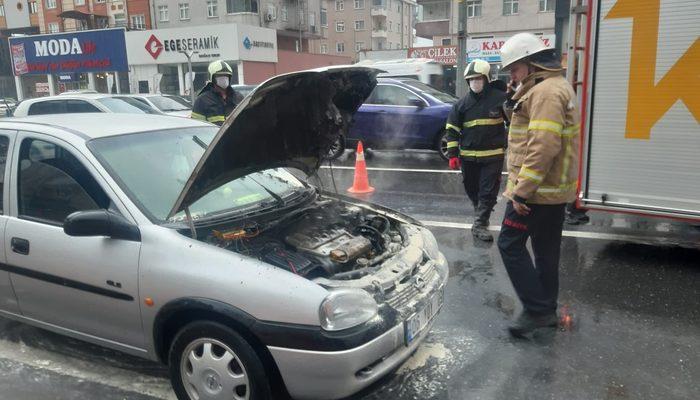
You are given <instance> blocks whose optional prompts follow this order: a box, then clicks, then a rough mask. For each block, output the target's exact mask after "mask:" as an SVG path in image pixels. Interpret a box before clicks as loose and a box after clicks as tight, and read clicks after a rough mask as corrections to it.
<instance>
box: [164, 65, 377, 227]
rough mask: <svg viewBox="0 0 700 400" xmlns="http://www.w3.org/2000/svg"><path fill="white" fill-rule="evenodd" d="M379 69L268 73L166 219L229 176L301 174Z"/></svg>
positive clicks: (346, 120) (337, 132)
mask: <svg viewBox="0 0 700 400" xmlns="http://www.w3.org/2000/svg"><path fill="white" fill-rule="evenodd" d="M379 72H380V71H379V70H376V69H372V68H366V67H349V66H346V67H327V68H320V69H315V70H310V71H302V72H295V73H291V74H285V75H280V76H276V77H274V78H271V79H270V80H268V81H266V82H264V83H262V84H261V85H260V86H258V87H257V88H256V89H255V90H254V91H253V92H252V93H251V94H250V95H248V96H246V97H245V98H244V99H243V100H242V101H241V103H240V104H239V105H238V106H237V107H236V109H235V110H234V111H233V112H232V113H231V115H229V116H228V118H226V121H225V122H224V124H223V125H222V126H221V129H219V132H218V133H217V134H216V136H215V137H214V139H213V140H212V141H211V143H210V144H209V147H208V148H207V150H206V151H205V152H204V156H202V158H201V160H199V163H197V166H196V167H195V168H194V171H193V172H192V175H191V176H190V178H189V179H188V180H187V183H186V184H185V187H184V188H183V190H182V192H181V193H180V196H178V198H177V201H176V202H175V205H174V206H173V208H172V210H171V211H170V215H169V216H168V218H170V217H172V216H173V215H175V214H177V213H178V212H180V211H182V210H184V209H185V208H187V207H189V206H190V205H191V204H193V203H194V202H196V201H197V200H199V199H200V198H202V197H203V196H205V195H206V194H207V193H209V192H211V191H212V190H214V189H216V188H218V187H219V186H221V185H223V184H225V183H227V182H230V181H232V180H234V179H237V178H240V177H243V176H245V175H248V174H251V173H253V172H257V171H261V170H264V169H268V168H275V167H294V168H298V169H301V170H302V171H304V172H305V173H306V174H307V175H311V174H313V173H314V172H315V171H316V170H317V169H318V168H319V167H320V165H321V161H322V159H323V157H324V156H325V155H326V154H328V151H329V150H330V147H331V145H332V144H333V143H335V141H336V140H337V139H338V137H340V136H341V135H343V136H344V135H346V134H347V131H348V127H349V125H350V122H351V121H352V116H353V114H354V113H355V111H357V109H358V108H359V107H360V106H361V105H362V103H363V102H364V101H365V99H366V98H367V97H368V96H369V95H370V93H371V92H372V90H373V89H374V87H375V86H376V84H377V80H376V75H377V73H379Z"/></svg>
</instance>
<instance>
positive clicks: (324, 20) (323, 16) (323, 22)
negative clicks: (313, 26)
mask: <svg viewBox="0 0 700 400" xmlns="http://www.w3.org/2000/svg"><path fill="white" fill-rule="evenodd" d="M321 26H322V27H324V28H328V10H326V9H325V8H322V9H321Z"/></svg>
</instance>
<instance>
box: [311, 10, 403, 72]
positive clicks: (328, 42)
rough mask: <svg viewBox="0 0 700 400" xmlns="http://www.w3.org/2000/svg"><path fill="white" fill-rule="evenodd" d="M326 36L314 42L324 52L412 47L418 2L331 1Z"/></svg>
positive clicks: (352, 53)
mask: <svg viewBox="0 0 700 400" xmlns="http://www.w3.org/2000/svg"><path fill="white" fill-rule="evenodd" d="M326 7H327V18H326V19H325V22H326V24H324V25H323V28H324V30H327V35H325V36H326V38H324V39H322V40H319V41H317V42H315V43H314V44H313V46H315V49H314V51H315V52H318V53H321V54H335V55H346V56H349V57H351V58H352V59H353V61H358V60H359V54H360V53H364V52H367V51H372V50H395V49H408V48H409V47H411V45H412V43H413V37H414V35H413V23H414V21H415V12H416V3H415V2H414V1H410V0H328V1H327V6H326Z"/></svg>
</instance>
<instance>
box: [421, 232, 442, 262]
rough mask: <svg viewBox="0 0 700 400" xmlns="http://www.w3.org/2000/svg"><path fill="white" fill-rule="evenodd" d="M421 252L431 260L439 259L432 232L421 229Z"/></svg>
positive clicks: (438, 251) (438, 249)
mask: <svg viewBox="0 0 700 400" xmlns="http://www.w3.org/2000/svg"><path fill="white" fill-rule="evenodd" d="M423 250H425V254H427V255H428V257H429V258H430V259H431V260H437V259H439V258H440V248H438V244H437V240H435V236H434V235H433V233H432V232H430V231H429V230H427V229H423Z"/></svg>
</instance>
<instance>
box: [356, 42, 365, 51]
mask: <svg viewBox="0 0 700 400" xmlns="http://www.w3.org/2000/svg"><path fill="white" fill-rule="evenodd" d="M364 48H365V42H355V51H356V52H358V51H362V50H363V49H364Z"/></svg>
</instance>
